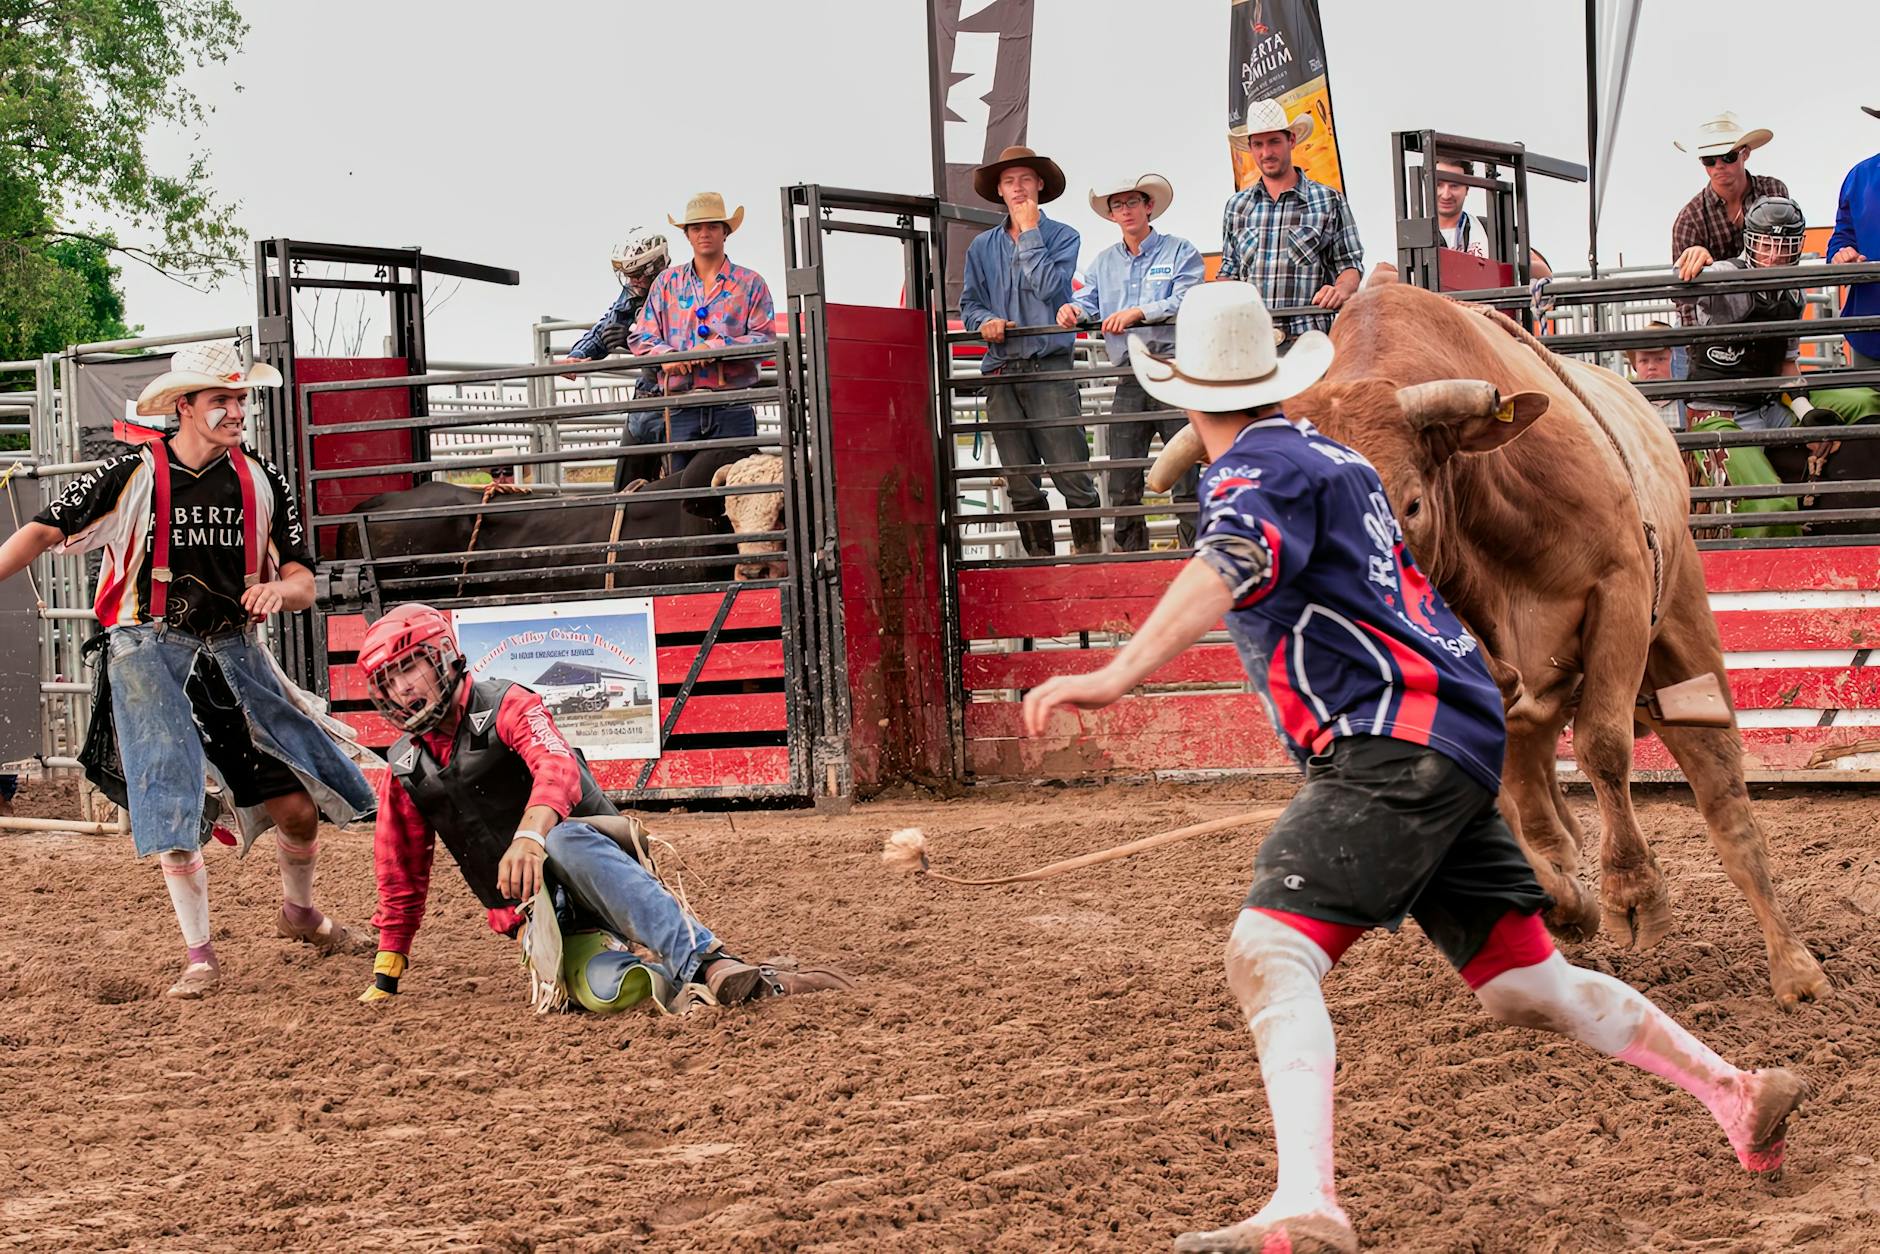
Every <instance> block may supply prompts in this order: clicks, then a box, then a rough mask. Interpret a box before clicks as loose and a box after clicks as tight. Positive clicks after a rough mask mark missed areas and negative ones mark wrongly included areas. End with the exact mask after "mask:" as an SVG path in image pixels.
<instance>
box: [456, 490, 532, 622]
mask: <svg viewBox="0 0 1880 1254" xmlns="http://www.w3.org/2000/svg"><path fill="white" fill-rule="evenodd" d="M527 495H529V489H528V488H526V487H524V486H523V485H522V484H520V483H498V482H496V481H495V480H494V479H492V480H490V482H489V483H487V484H485V485H484V488H483V500H482V502H481V504H484V505H488V504H489V503H490V498H491V497H493V496H527ZM482 534H483V513H482V511H481V510H479V511H477V520H476V524H475V525H474V526H472V527H471V528H470V543H469V544H467V545H465V546H464V551H463V564H462V565H461V566H459V567H458V568H457V595H458V596H462V595H463V583H464V580H466V579H468V578H469V577H470V555H471V554H472V553H474V552H476V548H477V537H478V536H480V535H482Z"/></svg>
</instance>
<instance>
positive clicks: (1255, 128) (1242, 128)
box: [1227, 100, 1317, 148]
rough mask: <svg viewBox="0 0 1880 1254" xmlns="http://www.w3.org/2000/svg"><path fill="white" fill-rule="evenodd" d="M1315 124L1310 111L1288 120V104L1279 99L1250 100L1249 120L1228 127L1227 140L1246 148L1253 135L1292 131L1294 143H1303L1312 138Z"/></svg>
mask: <svg viewBox="0 0 1880 1254" xmlns="http://www.w3.org/2000/svg"><path fill="white" fill-rule="evenodd" d="M1315 125H1317V124H1316V123H1315V122H1313V120H1312V115H1311V114H1310V113H1302V114H1300V115H1299V116H1298V117H1296V118H1294V119H1292V120H1291V121H1290V122H1289V121H1287V120H1286V106H1285V105H1283V104H1281V103H1280V102H1279V101H1277V100H1250V101H1248V102H1247V120H1246V121H1245V122H1242V123H1241V124H1240V125H1239V126H1230V127H1228V128H1227V141H1228V142H1229V143H1230V144H1232V145H1234V146H1235V147H1236V148H1245V147H1246V146H1247V140H1248V138H1249V137H1251V136H1254V135H1264V134H1266V133H1267V132H1268V131H1291V132H1292V137H1293V143H1295V144H1303V143H1305V142H1306V141H1307V140H1308V139H1310V138H1312V128H1313V127H1314V126H1315Z"/></svg>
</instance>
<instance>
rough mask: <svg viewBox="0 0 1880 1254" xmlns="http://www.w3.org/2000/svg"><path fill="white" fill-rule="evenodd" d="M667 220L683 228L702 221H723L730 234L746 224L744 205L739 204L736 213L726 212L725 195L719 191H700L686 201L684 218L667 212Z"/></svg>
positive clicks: (726, 230) (726, 231) (727, 232)
mask: <svg viewBox="0 0 1880 1254" xmlns="http://www.w3.org/2000/svg"><path fill="white" fill-rule="evenodd" d="M666 221H668V222H670V223H672V224H673V225H674V226H676V227H679V228H681V229H684V228H685V227H688V226H697V225H698V224H699V223H701V222H722V223H724V224H725V234H726V235H730V234H731V233H733V232H734V231H736V230H737V229H738V228H739V227H741V226H743V225H744V206H743V205H739V206H738V211H737V212H736V213H726V212H725V198H724V197H723V196H721V195H719V194H718V193H717V192H698V193H696V194H695V195H693V197H692V199H690V200H688V201H686V202H685V216H684V217H683V218H675V217H673V216H672V215H671V214H667V215H666Z"/></svg>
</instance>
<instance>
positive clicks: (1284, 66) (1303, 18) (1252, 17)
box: [1227, 0, 1345, 192]
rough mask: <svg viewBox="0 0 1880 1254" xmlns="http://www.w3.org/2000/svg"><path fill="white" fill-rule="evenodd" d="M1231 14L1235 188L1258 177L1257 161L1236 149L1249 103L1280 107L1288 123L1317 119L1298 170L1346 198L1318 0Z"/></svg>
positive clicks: (1298, 156) (1255, 2)
mask: <svg viewBox="0 0 1880 1254" xmlns="http://www.w3.org/2000/svg"><path fill="white" fill-rule="evenodd" d="M1229 7H1230V10H1231V16H1230V18H1229V21H1230V31H1229V35H1228V50H1227V129H1228V135H1229V141H1228V149H1229V151H1230V152H1231V153H1232V154H1233V161H1234V186H1235V187H1251V186H1253V184H1254V182H1255V180H1257V179H1258V178H1259V177H1260V167H1259V166H1258V165H1256V164H1254V160H1253V158H1252V156H1251V155H1249V154H1248V152H1247V151H1246V149H1245V148H1244V147H1243V146H1242V145H1241V144H1239V143H1236V142H1234V139H1233V135H1234V132H1235V128H1237V127H1240V126H1241V125H1243V124H1244V123H1245V122H1246V120H1247V105H1248V104H1249V103H1250V102H1252V101H1255V100H1278V101H1279V102H1280V104H1282V105H1284V106H1285V108H1286V116H1287V117H1288V118H1297V117H1301V116H1310V117H1311V119H1312V133H1311V134H1310V135H1308V136H1306V138H1305V140H1304V141H1303V142H1302V143H1301V144H1300V145H1299V146H1298V147H1297V148H1295V149H1294V150H1293V164H1294V165H1296V166H1298V167H1299V168H1300V169H1301V170H1304V171H1305V173H1306V177H1307V178H1309V179H1313V180H1315V181H1317V182H1320V183H1323V184H1325V185H1326V186H1327V187H1333V188H1336V189H1338V190H1339V191H1341V192H1342V191H1344V190H1345V176H1344V172H1343V170H1342V169H1341V168H1340V166H1339V162H1338V132H1337V130H1336V128H1335V127H1334V126H1333V125H1332V87H1331V80H1330V78H1329V77H1328V75H1327V72H1326V65H1325V32H1324V30H1323V29H1321V27H1320V25H1319V4H1318V0H1232V3H1231V5H1230V6H1229Z"/></svg>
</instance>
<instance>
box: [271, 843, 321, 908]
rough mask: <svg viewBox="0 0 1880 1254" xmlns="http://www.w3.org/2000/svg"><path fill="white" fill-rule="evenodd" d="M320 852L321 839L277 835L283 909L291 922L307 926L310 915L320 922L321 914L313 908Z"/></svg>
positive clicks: (276, 853) (277, 859)
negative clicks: (299, 839) (315, 875)
mask: <svg viewBox="0 0 1880 1254" xmlns="http://www.w3.org/2000/svg"><path fill="white" fill-rule="evenodd" d="M319 852H320V841H319V839H318V838H315V839H312V840H308V841H306V842H304V843H303V842H301V841H298V840H295V839H294V838H293V837H291V836H289V835H288V834H287V833H286V832H281V831H277V832H276V833H275V834H274V860H275V862H276V864H278V865H279V866H280V868H281V901H282V903H283V905H282V908H283V910H284V911H285V912H286V914H287V917H288V918H289V919H291V920H292V921H293V922H294V923H296V924H299V925H301V926H303V927H304V926H306V924H307V922H308V918H307V916H309V915H311V918H312V921H313V922H315V923H317V922H319V920H320V912H319V911H318V910H315V909H314V908H313V864H314V859H315V858H317V857H318V856H319Z"/></svg>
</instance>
